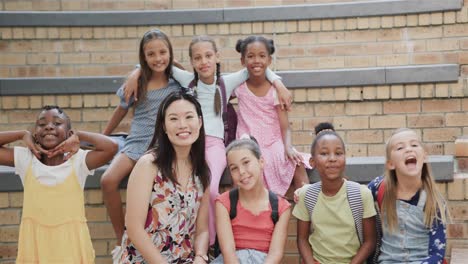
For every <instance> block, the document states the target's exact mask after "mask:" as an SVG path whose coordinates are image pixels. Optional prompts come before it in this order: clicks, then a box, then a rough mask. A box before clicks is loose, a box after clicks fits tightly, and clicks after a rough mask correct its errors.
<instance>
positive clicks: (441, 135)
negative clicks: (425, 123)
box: [423, 128, 461, 142]
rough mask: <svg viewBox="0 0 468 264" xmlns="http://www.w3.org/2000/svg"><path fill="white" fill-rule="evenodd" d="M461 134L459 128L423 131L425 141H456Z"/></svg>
mask: <svg viewBox="0 0 468 264" xmlns="http://www.w3.org/2000/svg"><path fill="white" fill-rule="evenodd" d="M460 132H461V131H460V129H459V128H428V129H424V130H423V141H428V142H434V141H454V140H455V139H456V138H457V137H458V136H460Z"/></svg>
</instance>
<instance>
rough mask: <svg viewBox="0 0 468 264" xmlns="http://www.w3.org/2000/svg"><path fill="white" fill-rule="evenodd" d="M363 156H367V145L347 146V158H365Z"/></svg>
mask: <svg viewBox="0 0 468 264" xmlns="http://www.w3.org/2000/svg"><path fill="white" fill-rule="evenodd" d="M363 156H367V146H366V144H346V157H363ZM351 180H352V179H351Z"/></svg>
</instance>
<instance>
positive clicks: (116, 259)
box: [111, 246, 123, 264]
mask: <svg viewBox="0 0 468 264" xmlns="http://www.w3.org/2000/svg"><path fill="white" fill-rule="evenodd" d="M111 255H112V263H113V264H119V263H122V261H121V259H122V255H123V249H122V247H121V246H115V248H114V249H113V250H112V251H111Z"/></svg>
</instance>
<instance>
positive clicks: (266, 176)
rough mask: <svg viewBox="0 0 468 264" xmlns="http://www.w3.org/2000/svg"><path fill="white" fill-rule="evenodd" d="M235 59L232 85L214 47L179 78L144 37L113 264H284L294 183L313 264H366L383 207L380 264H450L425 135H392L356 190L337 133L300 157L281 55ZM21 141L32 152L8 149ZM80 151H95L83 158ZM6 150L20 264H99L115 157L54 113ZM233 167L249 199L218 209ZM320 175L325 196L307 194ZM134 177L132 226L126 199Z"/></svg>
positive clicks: (302, 240) (157, 36)
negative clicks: (98, 175)
mask: <svg viewBox="0 0 468 264" xmlns="http://www.w3.org/2000/svg"><path fill="white" fill-rule="evenodd" d="M236 50H237V51H239V52H240V54H241V62H242V65H243V66H244V67H245V69H243V70H241V71H240V72H237V73H233V74H228V75H220V66H219V54H218V51H217V48H216V44H215V42H214V41H213V40H212V39H211V38H209V37H206V36H200V37H195V38H194V39H193V40H192V42H191V43H190V45H189V55H190V61H191V64H192V66H193V69H194V73H189V72H186V71H184V70H181V69H178V68H177V67H174V66H172V65H173V62H174V56H173V51H172V46H171V44H170V41H169V38H168V37H167V36H166V35H165V34H164V33H163V32H161V31H159V30H150V31H148V32H147V33H145V35H144V36H143V38H142V40H141V42H140V48H139V58H140V68H139V69H137V70H135V71H134V72H133V73H132V74H131V75H130V77H129V79H128V81H127V83H126V84H125V85H124V87H122V88H120V89H119V90H118V92H117V95H118V96H120V98H121V103H120V105H119V106H118V107H117V108H116V109H115V111H114V114H113V116H112V117H111V119H110V121H109V123H108V125H107V126H106V129H105V131H104V134H106V135H107V134H110V133H112V131H113V130H114V129H115V128H116V127H117V125H118V124H119V123H120V121H121V120H122V119H123V117H124V116H125V115H126V114H127V112H128V110H129V108H130V107H134V117H133V121H132V125H131V130H130V135H129V137H128V138H127V140H126V142H125V146H124V148H123V149H122V150H121V151H120V153H119V154H118V155H117V156H116V157H115V158H114V160H113V161H112V163H111V164H110V166H109V167H108V169H107V171H106V172H105V173H104V175H103V177H102V181H101V183H102V189H103V193H104V201H105V204H106V207H107V209H108V212H109V216H110V219H111V222H112V225H113V227H114V230H115V233H116V236H117V244H118V245H117V246H116V248H115V250H114V251H113V257H114V262H115V263H208V262H209V261H210V259H209V257H208V252H209V248H210V246H213V245H215V244H216V243H215V242H216V241H217V242H218V245H217V247H219V249H220V253H221V254H220V255H219V256H217V257H216V258H215V259H214V260H213V261H212V263H280V262H281V259H282V257H283V252H284V247H285V243H286V236H287V225H288V221H289V218H290V215H291V208H290V204H289V203H288V201H287V200H285V199H284V198H283V196H284V194H285V192H286V191H287V189H288V187H289V186H290V185H291V183H293V186H294V189H298V190H297V192H296V193H297V205H296V206H295V207H294V210H292V214H293V215H294V216H295V217H296V218H297V219H298V224H297V225H298V226H297V232H298V234H297V237H298V241H297V242H298V249H299V252H300V254H301V257H302V260H303V262H304V263H363V262H365V261H366V259H368V258H369V256H370V255H371V254H372V253H373V252H374V250H375V244H376V243H375V242H376V235H375V230H376V228H375V215H376V211H375V208H374V200H376V201H379V202H378V203H377V204H378V206H377V211H380V213H381V218H382V229H383V236H382V239H381V241H382V243H381V244H382V246H381V247H380V255H379V256H378V262H379V263H403V262H407V263H442V261H443V257H444V253H445V224H446V221H447V219H446V205H445V203H444V201H443V198H442V196H441V195H440V194H439V193H438V192H437V188H436V187H435V184H434V181H433V178H432V176H431V174H430V170H429V168H428V166H427V164H426V154H425V152H424V149H423V147H422V146H421V142H420V140H419V138H418V136H417V135H416V133H415V132H414V131H411V130H402V131H397V132H396V133H395V134H394V135H392V136H391V138H390V139H389V141H388V143H387V163H386V168H387V171H386V173H385V175H384V176H383V177H380V178H377V179H375V180H374V181H372V182H371V183H370V184H369V188H370V190H369V189H367V188H365V187H362V186H359V185H356V184H354V183H353V182H351V181H348V180H346V177H345V175H344V172H345V154H346V153H345V145H344V142H343V140H342V139H341V137H340V136H339V135H338V134H337V133H336V132H335V131H334V129H333V126H331V125H330V124H320V125H319V126H318V127H317V128H316V137H315V139H314V142H313V143H312V148H311V156H307V155H305V154H302V153H299V152H297V151H296V150H295V149H294V148H293V147H292V144H291V138H290V137H291V135H290V131H289V127H288V123H289V122H288V118H287V112H286V111H285V110H284V109H283V108H289V107H290V103H291V101H290V93H289V92H288V91H287V89H285V87H284V85H283V84H282V83H281V81H280V80H279V78H278V76H277V75H275V74H274V73H272V72H271V71H270V70H269V69H268V66H269V65H270V63H271V59H272V58H271V55H272V54H273V53H274V45H273V42H272V41H271V40H268V39H266V38H264V37H259V36H251V37H248V38H246V39H244V40H240V41H239V42H238V43H237V45H236ZM272 83H273V85H272ZM221 85H223V86H224V87H223V88H221V87H220V86H221ZM189 86H191V87H189ZM181 87H189V89H184V88H181ZM221 89H225V90H226V93H225V94H226V95H227V96H228V97H229V96H230V95H231V93H233V94H234V95H235V96H236V97H237V98H238V125H237V132H236V133H237V138H238V139H237V140H236V141H234V142H232V143H231V144H229V145H228V147H227V148H225V142H224V124H223V117H222V112H223V111H224V109H223V107H224V106H225V105H223V104H222V101H223V99H224V100H226V99H227V98H221V96H222V94H224V93H222V91H221ZM126 95H127V98H126ZM194 95H195V96H194ZM244 134H248V135H252V136H253V137H250V136H244ZM17 140H23V142H24V143H25V145H26V147H27V148H21V147H15V148H9V147H6V146H4V145H5V144H8V143H11V142H14V141H17ZM80 140H83V141H87V142H89V143H92V144H93V145H94V146H95V149H94V150H91V151H83V150H79V149H78V147H79V143H80ZM0 146H1V147H0V154H1V155H0V164H2V165H8V166H14V167H15V168H16V173H17V174H19V175H20V178H21V180H22V182H23V185H24V195H25V199H24V206H23V216H22V223H21V228H20V239H19V246H18V248H19V249H18V258H17V262H18V263H36V262H40V263H93V262H94V251H93V249H92V245H91V240H90V236H89V231H88V229H87V226H86V219H85V216H84V201H83V186H84V182H85V179H86V176H87V175H90V174H92V173H93V171H92V170H93V169H95V168H97V167H99V166H102V165H103V164H105V163H106V162H108V161H109V160H110V159H111V158H112V157H113V155H114V154H115V153H116V151H117V146H116V144H115V143H114V142H112V141H111V140H109V139H108V138H106V137H105V136H103V135H99V134H94V133H86V132H81V131H77V132H74V131H73V130H71V122H70V120H69V118H68V116H67V115H66V114H65V113H64V112H63V111H62V109H60V108H59V107H46V108H44V109H43V110H42V111H41V112H40V113H39V116H38V119H37V121H36V128H35V131H34V132H33V133H30V132H27V131H12V132H0ZM309 157H310V158H309ZM225 167H227V169H228V170H229V172H230V174H231V176H232V179H233V184H234V186H236V187H235V188H234V189H233V190H231V191H229V192H225V193H223V194H221V195H219V190H218V185H219V181H220V178H221V175H222V173H223V171H224V168H225ZM310 167H313V168H314V169H315V170H317V172H318V173H319V175H320V179H321V181H320V183H318V184H317V183H315V184H312V185H310V184H307V183H308V178H307V174H306V170H305V168H310ZM127 174H130V177H129V181H128V185H127V203H126V215H125V219H124V215H123V210H122V204H121V201H120V195H119V192H118V185H119V183H120V181H121V180H122V179H123V178H124V177H125V176H126V175H127ZM304 184H305V185H304ZM302 185H304V186H302ZM301 186H302V187H301ZM379 192H380V194H379ZM350 194H354V195H350ZM351 196H352V197H355V198H352V199H353V200H352V201H351ZM354 199H356V200H354ZM380 199H381V200H380ZM355 201H357V202H356V203H357V204H359V207H357V208H358V210H355V208H354V204H355ZM356 211H357V213H355V212H356ZM216 237H217V239H216Z"/></svg>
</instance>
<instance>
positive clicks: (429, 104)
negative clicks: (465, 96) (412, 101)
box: [422, 99, 460, 112]
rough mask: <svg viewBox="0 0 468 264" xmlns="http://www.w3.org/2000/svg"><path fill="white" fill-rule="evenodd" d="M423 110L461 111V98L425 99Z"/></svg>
mask: <svg viewBox="0 0 468 264" xmlns="http://www.w3.org/2000/svg"><path fill="white" fill-rule="evenodd" d="M422 111H423V112H457V111H460V100H459V99H442V100H424V101H422Z"/></svg>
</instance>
